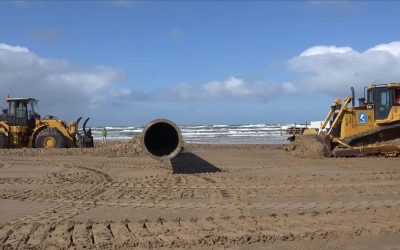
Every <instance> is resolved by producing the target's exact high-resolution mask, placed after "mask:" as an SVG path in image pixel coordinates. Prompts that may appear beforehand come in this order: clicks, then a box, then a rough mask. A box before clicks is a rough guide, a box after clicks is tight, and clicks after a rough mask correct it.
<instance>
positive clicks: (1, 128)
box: [0, 97, 94, 148]
mask: <svg viewBox="0 0 400 250" xmlns="http://www.w3.org/2000/svg"><path fill="white" fill-rule="evenodd" d="M6 101H7V104H8V108H5V109H2V114H1V115H0V148H22V147H30V148H74V147H93V146H94V143H93V136H92V135H91V129H88V130H87V129H86V124H87V122H88V120H89V118H87V119H86V120H85V122H84V124H83V135H82V134H81V133H80V132H79V130H78V125H79V122H80V120H81V118H79V119H78V120H76V121H73V122H71V123H70V124H66V122H65V121H63V120H61V119H58V118H57V117H55V116H45V117H43V118H42V117H41V116H40V115H39V113H38V112H37V103H38V100H36V99H34V98H12V97H7V98H6Z"/></svg>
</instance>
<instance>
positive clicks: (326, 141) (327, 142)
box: [288, 134, 335, 157]
mask: <svg viewBox="0 0 400 250" xmlns="http://www.w3.org/2000/svg"><path fill="white" fill-rule="evenodd" d="M291 140H292V143H291V145H292V146H289V147H288V148H289V150H297V149H300V150H302V151H304V152H307V154H310V155H314V154H315V155H319V156H326V157H332V156H333V154H332V150H333V148H334V146H335V144H334V143H333V142H332V139H331V136H330V135H326V134H321V135H317V134H312V135H311V134H309V135H299V136H295V137H294V138H291Z"/></svg>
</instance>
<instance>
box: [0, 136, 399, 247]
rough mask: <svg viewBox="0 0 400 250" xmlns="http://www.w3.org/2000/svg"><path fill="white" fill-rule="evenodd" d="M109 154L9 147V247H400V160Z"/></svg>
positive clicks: (234, 153)
mask: <svg viewBox="0 0 400 250" xmlns="http://www.w3.org/2000/svg"><path fill="white" fill-rule="evenodd" d="M112 147H115V148H118V147H119V146H118V144H114V145H113V146H112ZM123 148H125V149H129V147H128V146H127V145H125V146H123ZM111 151H112V152H111ZM111 151H110V150H109V149H108V148H107V147H100V148H97V149H85V150H80V149H79V150H77V149H70V150H67V149H65V150H54V151H41V150H34V149H23V150H13V151H8V150H5V151H2V152H0V248H1V249H15V248H21V249H24V248H29V249H43V248H52V249H82V248H87V249H93V248H105V249H121V248H126V249H129V248H131V247H140V248H149V247H155V248H156V247H159V248H170V247H173V248H175V247H181V248H193V249H204V248H209V247H213V248H216V249H219V248H228V249H259V248H264V249H378V248H379V249H400V164H399V163H400V160H399V158H349V159H332V158H300V157H299V156H296V155H294V154H291V153H288V152H286V151H285V150H284V149H283V146H282V145H187V146H186V150H185V151H184V152H183V153H181V154H180V155H179V156H178V157H177V158H176V159H174V160H173V161H172V162H170V163H162V162H158V161H156V160H154V159H151V158H149V157H147V156H146V155H144V154H142V153H141V152H140V151H135V153H129V151H128V150H125V151H124V152H125V153H121V152H120V153H118V152H117V151H118V150H111Z"/></svg>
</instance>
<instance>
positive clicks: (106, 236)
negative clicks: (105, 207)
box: [0, 209, 400, 249]
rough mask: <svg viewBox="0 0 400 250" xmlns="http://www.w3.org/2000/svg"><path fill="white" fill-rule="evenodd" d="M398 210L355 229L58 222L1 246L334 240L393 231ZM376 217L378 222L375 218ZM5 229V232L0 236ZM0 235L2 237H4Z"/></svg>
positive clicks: (327, 220) (314, 224)
mask: <svg viewBox="0 0 400 250" xmlns="http://www.w3.org/2000/svg"><path fill="white" fill-rule="evenodd" d="M397 211H398V210H396V209H386V210H385V211H381V212H378V213H376V214H374V213H373V212H372V211H371V212H370V211H368V210H364V211H363V212H362V213H369V214H371V218H369V219H368V220H367V221H365V223H363V225H358V223H356V222H357V220H358V219H359V214H344V215H343V216H341V217H339V218H338V217H335V216H333V215H332V214H328V215H322V214H312V213H307V214H304V215H303V214H294V215H289V217H290V219H291V223H290V224H287V223H283V222H284V221H285V220H286V219H287V217H285V216H282V215H273V214H269V215H265V216H239V217H237V216H228V217H227V216H223V217H219V216H216V217H207V218H197V219H196V220H193V219H191V220H164V219H158V220H155V221H147V220H146V221H143V222H112V223H72V222H66V223H58V224H53V225H47V224H34V225H31V224H26V225H22V226H17V227H15V228H11V227H10V226H9V228H8V229H4V230H0V247H1V248H5V249H7V248H11V249H15V248H23V249H25V248H29V249H40V248H43V247H55V248H57V249H67V248H68V249H69V248H74V249H82V248H86V249H98V248H110V247H114V248H118V247H142V248H143V247H144V248H149V247H151V248H157V247H164V248H165V247H184V248H190V247H192V246H203V247H207V246H224V245H226V244H231V245H237V246H241V245H246V244H249V243H256V242H275V241H287V240H315V239H330V238H334V239H338V238H341V237H349V236H352V237H357V236H359V235H360V234H361V233H364V234H369V235H377V234H385V233H390V232H392V233H396V232H398V231H399V230H400V221H398V220H393V217H392V216H393V215H396V214H397V215H398V212H397ZM378 219H379V220H378ZM3 231H8V232H7V233H5V234H2V232H3ZM3 235H6V236H5V237H4V236H3Z"/></svg>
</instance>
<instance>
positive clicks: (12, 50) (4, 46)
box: [0, 43, 29, 53]
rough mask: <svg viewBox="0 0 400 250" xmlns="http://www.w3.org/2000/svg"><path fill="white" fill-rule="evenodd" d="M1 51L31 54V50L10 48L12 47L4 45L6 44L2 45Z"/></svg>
mask: <svg viewBox="0 0 400 250" xmlns="http://www.w3.org/2000/svg"><path fill="white" fill-rule="evenodd" d="M0 50H8V51H11V52H26V53H28V52H29V50H28V49H27V48H25V47H20V46H10V45H8V44H4V43H0Z"/></svg>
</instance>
